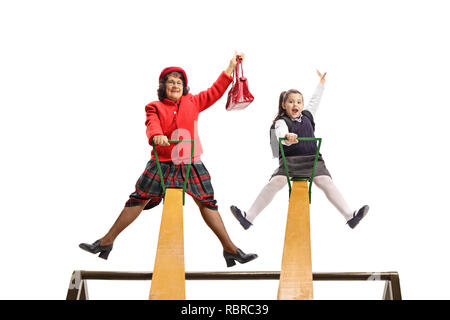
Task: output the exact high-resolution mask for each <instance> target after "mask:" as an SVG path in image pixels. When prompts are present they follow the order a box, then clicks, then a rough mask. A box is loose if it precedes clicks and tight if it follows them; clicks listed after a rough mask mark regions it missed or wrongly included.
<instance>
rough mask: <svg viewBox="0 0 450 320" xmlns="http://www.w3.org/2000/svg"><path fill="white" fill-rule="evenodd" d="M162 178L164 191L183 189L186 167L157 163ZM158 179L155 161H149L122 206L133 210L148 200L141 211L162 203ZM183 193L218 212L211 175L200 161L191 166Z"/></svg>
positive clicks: (184, 165)
mask: <svg viewBox="0 0 450 320" xmlns="http://www.w3.org/2000/svg"><path fill="white" fill-rule="evenodd" d="M160 164H161V171H162V176H163V178H164V184H165V186H166V188H180V189H183V184H184V179H185V177H186V172H187V169H188V166H189V165H188V164H179V165H175V164H174V163H173V162H160ZM162 192H163V190H162V186H161V178H160V175H159V173H158V166H157V165H156V161H155V160H150V161H149V162H148V163H147V166H146V167H145V170H144V172H143V173H142V175H141V176H140V177H139V179H138V181H137V182H136V190H135V191H134V192H133V193H132V194H130V198H129V199H128V201H127V202H126V203H125V207H134V206H138V205H141V204H142V203H143V202H146V201H148V200H150V201H149V202H148V203H147V205H146V206H145V208H144V210H148V209H151V208H153V207H156V206H157V205H158V204H159V203H160V202H161V200H162V198H163V194H162ZM186 193H187V194H189V195H191V196H192V197H194V198H195V199H197V200H198V201H199V202H201V203H202V204H203V205H205V206H206V207H208V208H210V209H212V210H218V206H217V201H216V200H215V199H214V189H213V187H212V185H211V176H210V175H209V172H208V170H207V169H206V167H205V165H204V164H203V162H201V161H199V162H194V163H192V166H191V170H190V171H189V178H188V182H187V186H186Z"/></svg>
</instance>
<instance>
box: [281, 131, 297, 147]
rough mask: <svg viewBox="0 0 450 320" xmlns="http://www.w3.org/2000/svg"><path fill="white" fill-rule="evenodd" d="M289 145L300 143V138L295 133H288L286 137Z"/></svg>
mask: <svg viewBox="0 0 450 320" xmlns="http://www.w3.org/2000/svg"><path fill="white" fill-rule="evenodd" d="M284 137H285V138H286V139H287V142H288V143H289V144H294V143H298V140H297V138H298V136H297V135H296V134H295V133H286V135H285V136H284Z"/></svg>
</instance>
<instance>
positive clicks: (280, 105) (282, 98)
mask: <svg viewBox="0 0 450 320" xmlns="http://www.w3.org/2000/svg"><path fill="white" fill-rule="evenodd" d="M291 93H298V94H300V95H301V96H302V100H303V94H302V93H301V92H300V91H298V90H297V89H290V90H288V91H283V92H282V93H281V94H280V98H279V99H278V113H277V116H276V117H275V119H273V123H275V121H277V120H278V119H280V118H281V117H282V116H284V115H286V111H285V110H284V109H283V103H285V102H286V100H287V98H288V97H289V95H290V94H291Z"/></svg>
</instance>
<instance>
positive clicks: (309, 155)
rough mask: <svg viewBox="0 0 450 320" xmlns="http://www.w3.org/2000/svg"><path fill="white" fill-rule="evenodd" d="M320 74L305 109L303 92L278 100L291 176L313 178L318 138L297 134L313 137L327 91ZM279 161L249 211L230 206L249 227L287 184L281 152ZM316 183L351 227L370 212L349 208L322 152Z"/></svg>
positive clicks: (277, 122)
mask: <svg viewBox="0 0 450 320" xmlns="http://www.w3.org/2000/svg"><path fill="white" fill-rule="evenodd" d="M317 74H318V75H319V77H320V82H319V84H318V85H317V87H316V90H315V92H314V95H313V96H312V98H311V100H310V101H309V103H308V105H307V106H306V107H305V108H304V105H303V95H302V94H301V93H300V92H299V91H298V90H295V89H291V90H288V91H283V92H282V93H281V95H280V99H279V106H278V114H277V116H276V118H275V119H274V121H273V122H274V129H275V135H276V138H277V140H278V139H279V138H286V140H284V141H282V144H283V151H284V154H285V156H286V163H287V166H288V170H289V175H290V176H291V177H296V178H309V177H311V173H312V168H313V165H314V159H315V155H316V151H317V144H316V141H298V140H297V137H304V138H306V137H314V115H315V113H316V112H317V109H318V107H319V103H320V99H321V97H322V93H323V90H324V84H325V76H326V72H325V73H324V74H323V75H322V74H321V73H320V72H319V71H317ZM286 117H288V119H285V118H286ZM289 119H290V120H289ZM288 124H289V126H288ZM289 127H290V128H289ZM279 160H280V162H279V163H280V166H279V168H278V169H277V170H276V171H275V172H274V173H273V175H272V177H271V179H270V181H269V183H267V184H266V185H265V186H264V188H263V189H262V190H261V192H260V194H259V195H258V197H257V198H256V200H255V201H254V203H253V205H252V206H251V207H250V209H249V210H248V211H242V210H240V209H239V208H238V207H236V206H231V207H230V209H231V212H232V213H233V215H234V216H235V217H236V219H237V220H238V221H239V222H240V223H241V225H242V227H244V229H246V230H247V229H248V228H250V226H252V225H253V222H254V220H255V218H256V217H257V216H258V214H259V213H260V212H261V211H262V210H263V209H264V208H265V207H267V205H268V204H269V203H270V202H271V201H272V199H273V197H274V196H275V194H276V193H277V192H278V191H280V190H281V189H282V188H283V187H284V186H285V185H286V184H287V179H286V173H285V170H284V165H283V160H282V158H281V155H280V156H279ZM313 182H314V184H315V185H316V186H317V187H319V189H321V190H322V191H323V192H324V193H325V195H326V196H327V198H328V200H329V201H330V202H331V203H332V204H333V205H334V206H335V207H336V209H337V210H338V211H339V212H340V213H341V214H342V216H343V217H344V218H345V220H346V221H347V224H348V225H349V227H350V228H352V229H353V228H355V227H356V226H357V225H358V223H359V222H360V221H361V219H362V218H364V216H365V215H366V214H367V212H368V210H369V206H367V205H364V206H362V207H361V208H360V209H359V210H352V209H351V208H350V207H349V205H348V204H347V202H346V201H345V199H344V198H343V196H342V194H341V193H340V192H339V190H338V188H337V187H336V186H335V185H334V183H333V180H332V179H331V175H330V173H329V172H328V170H327V168H326V166H325V162H324V160H323V158H322V155H321V154H319V157H318V161H317V164H316V171H315V174H314V180H313Z"/></svg>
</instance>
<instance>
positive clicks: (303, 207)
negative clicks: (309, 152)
mask: <svg viewBox="0 0 450 320" xmlns="http://www.w3.org/2000/svg"><path fill="white" fill-rule="evenodd" d="M312 281H313V279H312V265H311V235H310V218H309V194H308V183H307V181H293V184H292V190H291V196H290V199H289V209H288V216H287V224H286V235H285V239H284V249H283V258H282V261H281V273H280V283H279V287H278V300H308V299H313V282H312Z"/></svg>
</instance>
